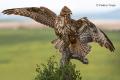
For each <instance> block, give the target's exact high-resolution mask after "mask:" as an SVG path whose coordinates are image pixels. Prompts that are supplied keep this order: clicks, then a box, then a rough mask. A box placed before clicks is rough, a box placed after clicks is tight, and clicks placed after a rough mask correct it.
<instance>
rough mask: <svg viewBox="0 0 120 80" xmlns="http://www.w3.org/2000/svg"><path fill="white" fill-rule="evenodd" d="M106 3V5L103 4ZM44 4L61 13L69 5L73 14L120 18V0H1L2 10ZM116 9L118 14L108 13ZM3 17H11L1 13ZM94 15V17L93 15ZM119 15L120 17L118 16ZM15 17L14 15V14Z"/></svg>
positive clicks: (0, 8) (0, 7) (0, 9)
mask: <svg viewBox="0 0 120 80" xmlns="http://www.w3.org/2000/svg"><path fill="white" fill-rule="evenodd" d="M102 5H104V6H102ZM40 6H44V7H47V8H49V9H51V10H52V11H54V12H55V13H57V14H59V12H60V10H61V8H62V7H63V6H68V7H69V8H70V9H71V10H72V13H73V16H75V17H76V18H78V16H88V17H89V18H92V17H93V18H101V17H102V18H104V17H106V18H109V17H111V15H112V17H111V18H114V16H115V18H120V16H119V13H120V0H0V12H2V11H3V10H5V9H10V8H21V7H40ZM112 11H116V12H117V14H114V12H113V13H112V14H108V13H109V12H112ZM0 16H1V17H3V18H6V17H7V18H10V17H9V16H7V15H5V16H4V15H3V14H1V13H0ZM91 16H92V17H91ZM118 16H119V17H118ZM12 17H14V16H12Z"/></svg>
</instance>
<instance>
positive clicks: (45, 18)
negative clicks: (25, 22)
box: [2, 7, 56, 27]
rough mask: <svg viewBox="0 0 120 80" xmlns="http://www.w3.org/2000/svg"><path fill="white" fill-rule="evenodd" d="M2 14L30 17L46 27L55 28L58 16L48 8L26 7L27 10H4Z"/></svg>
mask: <svg viewBox="0 0 120 80" xmlns="http://www.w3.org/2000/svg"><path fill="white" fill-rule="evenodd" d="M2 13H4V14H7V15H10V14H14V15H20V16H25V17H30V18H32V19H34V20H35V21H37V22H39V23H42V24H44V25H47V26H50V27H54V22H55V18H56V14H55V13H54V12H53V11H51V10H50V9H48V8H46V7H40V8H37V7H26V8H13V9H7V10H4V11H3V12H2Z"/></svg>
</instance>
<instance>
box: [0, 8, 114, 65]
mask: <svg viewBox="0 0 120 80" xmlns="http://www.w3.org/2000/svg"><path fill="white" fill-rule="evenodd" d="M2 13H4V14H7V15H10V14H14V15H20V16H25V17H30V18H32V19H34V20H35V21H37V22H39V23H42V24H44V25H47V26H49V27H51V28H53V29H54V31H55V34H56V35H57V38H56V39H55V40H53V41H52V43H53V44H54V45H55V48H56V49H58V50H59V51H60V53H61V54H62V59H61V63H62V64H65V63H67V62H68V61H69V60H70V59H77V60H80V61H81V62H82V63H83V64H88V59H87V58H86V55H87V54H88V53H89V52H90V51H91V46H90V45H89V43H90V42H97V43H98V44H99V45H100V46H102V47H106V48H107V49H109V50H110V51H111V52H113V51H114V50H115V48H114V46H113V44H112V42H111V41H110V39H109V38H108V37H107V35H106V34H105V33H104V32H103V31H102V30H101V29H99V28H98V27H96V26H95V25H94V24H93V23H92V22H91V21H89V20H88V19H87V18H86V17H83V18H80V19H78V20H74V19H72V18H71V14H72V11H71V10H70V9H69V8H68V7H67V6H64V7H63V8H62V10H61V12H60V14H59V15H56V14H55V13H54V12H53V11H51V10H50V9H48V8H46V7H40V8H37V7H26V8H13V9H7V10H4V11H3V12H2Z"/></svg>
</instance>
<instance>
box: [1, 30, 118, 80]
mask: <svg viewBox="0 0 120 80" xmlns="http://www.w3.org/2000/svg"><path fill="white" fill-rule="evenodd" d="M106 33H107V35H108V36H109V38H110V39H111V40H112V42H113V43H114V45H115V48H116V51H115V53H111V52H110V51H108V50H107V49H105V48H102V47H100V46H98V44H95V43H93V45H92V46H93V48H92V52H91V53H90V54H89V55H88V56H87V57H88V59H89V61H90V63H89V64H88V65H83V64H81V63H80V62H79V61H76V60H72V62H73V63H75V64H76V66H77V69H80V70H81V75H82V77H83V79H82V80H120V32H119V31H117V32H106ZM54 38H55V35H54V32H53V30H51V29H38V30H37V29H34V30H25V29H19V30H0V80H33V79H34V77H35V75H36V72H35V68H36V64H40V63H46V62H47V60H48V58H49V57H50V56H52V55H55V56H57V60H59V58H60V56H61V55H60V54H59V52H58V51H57V50H55V49H54V47H53V45H52V44H51V42H50V41H52V40H53V39H54Z"/></svg>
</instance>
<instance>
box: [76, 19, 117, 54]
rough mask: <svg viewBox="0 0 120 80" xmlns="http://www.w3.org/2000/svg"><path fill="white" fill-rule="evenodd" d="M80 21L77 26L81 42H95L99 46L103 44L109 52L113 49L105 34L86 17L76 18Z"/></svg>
mask: <svg viewBox="0 0 120 80" xmlns="http://www.w3.org/2000/svg"><path fill="white" fill-rule="evenodd" d="M78 22H79V23H81V27H80V28H79V35H80V40H81V41H82V42H83V43H89V42H97V43H98V44H99V45H100V46H102V47H103V46H104V47H106V48H107V49H109V50H110V51H111V52H112V51H114V50H115V48H114V45H113V43H112V42H111V41H110V39H109V38H108V37H107V35H106V34H105V33H104V32H103V31H102V30H101V29H99V28H97V27H96V26H95V25H94V24H93V23H92V22H90V21H89V20H88V19H87V18H81V19H79V20H78Z"/></svg>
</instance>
